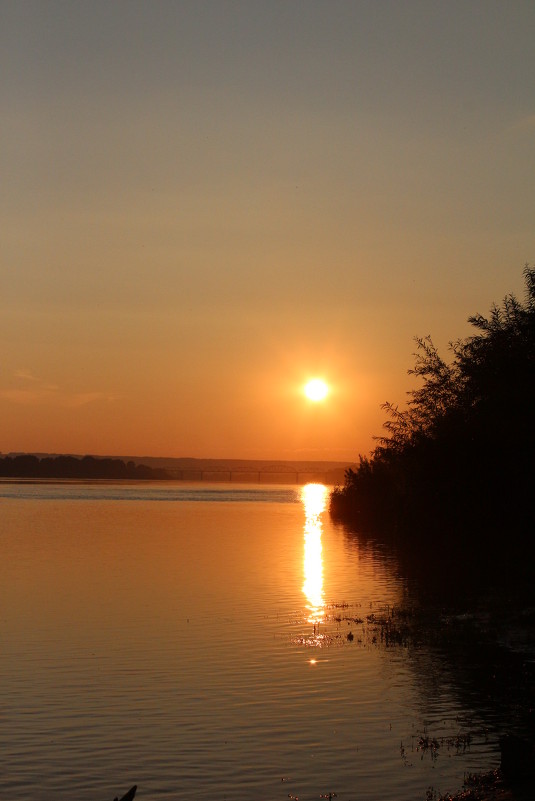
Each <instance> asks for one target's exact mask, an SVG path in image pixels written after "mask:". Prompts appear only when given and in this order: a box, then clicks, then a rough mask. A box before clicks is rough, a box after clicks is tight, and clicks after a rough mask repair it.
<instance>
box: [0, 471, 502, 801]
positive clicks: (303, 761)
mask: <svg viewBox="0 0 535 801" xmlns="http://www.w3.org/2000/svg"><path fill="white" fill-rule="evenodd" d="M326 493H327V490H326V488H325V487H322V486H321V485H309V486H308V487H305V488H293V487H287V486H253V485H241V486H240V485H219V484H218V485H215V486H206V485H203V484H197V485H184V484H180V483H178V484H173V485H169V484H150V483H147V484H143V483H139V484H137V483H131V484H113V483H107V482H93V483H91V484H89V483H77V482H72V483H26V484H16V483H4V484H1V485H0V549H1V557H2V558H1V561H0V643H1V650H0V677H1V681H0V753H1V755H2V770H1V771H0V799H10V800H11V801H16V800H17V799H25V801H27V799H30V798H31V799H32V800H34V801H37V800H38V799H43V801H44V799H52V798H54V799H60V798H65V799H67V798H76V799H78V801H90V800H91V801H98V800H99V799H102V801H105V800H106V799H108V800H109V801H111V799H112V798H113V797H114V796H115V795H116V794H117V795H121V794H122V793H124V792H125V791H126V790H127V789H128V788H129V787H130V786H131V785H132V784H134V783H137V784H138V785H139V790H138V796H137V797H138V798H139V799H140V801H142V799H193V798H194V799H199V801H205V800H206V801H208V799H210V801H214V799H221V800H222V801H223V799H229V801H230V799H233V800H237V801H239V800H240V799H244V801H245V800H246V799H247V801H279V800H280V801H284V799H288V798H291V797H299V798H300V799H317V798H319V797H320V796H321V795H322V794H327V795H328V794H329V793H330V792H335V793H336V794H337V796H338V798H340V799H344V800H345V801H372V799H373V800H374V801H375V800H376V799H378V798H389V799H399V800H400V801H418V799H425V796H426V790H427V788H428V787H431V786H432V787H433V788H434V789H435V790H436V791H437V792H442V793H445V792H446V791H455V790H457V789H459V788H460V787H461V785H462V782H463V777H464V774H465V773H467V772H474V771H481V770H486V769H489V768H492V767H495V766H496V765H497V763H498V759H499V757H498V754H497V732H498V724H497V723H496V725H495V724H494V721H493V719H492V713H491V711H490V710H488V709H484V708H482V706H481V704H480V702H479V700H478V699H477V698H476V697H474V699H473V703H472V702H471V701H470V695H469V693H462V692H460V691H459V688H458V686H456V684H455V683H454V681H453V680H452V678H451V676H450V673H449V671H448V670H447V669H445V666H444V664H443V662H442V659H441V657H440V654H439V653H433V651H432V649H427V648H425V647H423V646H420V647H406V646H404V645H400V646H391V647H388V648H387V647H384V645H381V642H380V641H379V639H377V638H376V639H375V640H374V637H375V634H374V633H373V627H372V626H371V624H368V622H367V621H368V616H369V615H371V614H375V615H378V616H381V615H388V614H389V613H390V610H391V609H392V608H393V607H395V606H396V605H399V604H400V603H401V602H402V601H403V600H404V599H405V598H406V596H407V593H408V591H409V589H410V588H409V587H408V586H407V581H406V580H405V579H404V578H403V577H402V576H400V575H399V571H398V570H397V567H396V564H395V563H394V562H393V560H392V558H391V557H388V555H387V554H385V553H383V552H382V551H381V550H380V549H379V548H377V547H375V546H374V545H373V543H372V544H368V545H363V544H362V543H359V541H358V540H356V539H355V538H351V537H349V536H348V535H347V534H346V533H344V531H343V530H342V529H341V528H337V527H336V526H335V525H334V524H333V523H332V522H331V520H330V518H329V516H328V514H327V512H326V511H325V508H324V507H325V501H326ZM361 620H362V621H363V622H362V623H360V622H358V621H361ZM356 621H357V622H356ZM349 632H351V634H352V636H353V639H352V640H351V639H348V637H347V635H348V634H349ZM467 697H468V702H467ZM468 732H470V735H471V741H470V745H469V748H467V749H465V748H464V747H462V748H459V747H456V746H454V745H453V744H452V742H451V740H448V739H444V738H450V737H454V736H457V735H459V734H463V733H465V734H466V733H468ZM426 735H427V736H429V737H439V738H443V739H442V740H441V747H440V749H439V751H437V752H434V753H433V752H432V751H431V750H430V749H429V750H423V751H422V750H417V743H418V738H419V737H420V736H426Z"/></svg>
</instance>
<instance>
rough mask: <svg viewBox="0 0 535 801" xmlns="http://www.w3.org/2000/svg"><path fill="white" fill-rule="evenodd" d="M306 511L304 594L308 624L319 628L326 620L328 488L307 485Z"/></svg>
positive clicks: (304, 502) (304, 498) (303, 495)
mask: <svg viewBox="0 0 535 801" xmlns="http://www.w3.org/2000/svg"><path fill="white" fill-rule="evenodd" d="M301 499H302V501H303V505H304V507H305V553H304V563H303V573H304V577H305V581H304V584H303V592H304V594H305V596H306V599H307V610H308V621H309V623H313V624H314V625H316V624H317V623H320V621H321V620H322V618H323V607H324V604H325V599H324V595H323V559H322V545H321V534H322V522H321V514H322V512H323V511H324V510H325V507H326V505H327V487H325V486H324V485H323V484H306V485H305V486H304V487H303V489H302V491H301Z"/></svg>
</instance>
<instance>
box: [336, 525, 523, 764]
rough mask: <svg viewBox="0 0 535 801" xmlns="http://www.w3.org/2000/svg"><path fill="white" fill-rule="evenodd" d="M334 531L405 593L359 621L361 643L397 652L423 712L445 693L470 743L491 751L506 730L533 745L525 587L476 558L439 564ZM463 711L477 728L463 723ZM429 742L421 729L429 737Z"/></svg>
mask: <svg viewBox="0 0 535 801" xmlns="http://www.w3.org/2000/svg"><path fill="white" fill-rule="evenodd" d="M340 528H341V530H342V531H343V534H344V538H345V543H346V547H347V548H348V549H354V550H356V551H357V552H359V553H364V554H368V555H369V556H370V555H371V556H372V558H373V559H377V560H378V561H379V562H380V563H381V565H382V566H383V568H384V569H386V570H389V571H391V572H392V574H393V575H395V576H396V578H397V579H401V583H402V586H404V587H405V597H404V599H403V600H402V601H401V602H400V604H399V605H397V606H395V607H385V608H383V609H382V610H378V611H374V612H373V613H372V614H371V615H370V614H369V615H367V616H366V617H365V619H364V621H363V630H365V638H364V644H366V645H367V646H369V645H370V644H371V645H372V646H373V645H374V646H376V647H379V648H383V649H385V650H389V649H396V648H401V649H404V650H405V651H406V652H407V654H408V657H409V664H410V666H411V669H412V671H413V673H414V675H415V677H416V678H417V682H418V685H419V687H420V688H421V690H422V693H423V696H424V698H427V699H429V703H430V705H431V706H433V704H434V702H435V700H436V699H437V698H439V697H440V696H441V694H443V693H444V692H445V691H447V692H449V693H451V694H452V695H453V697H454V698H455V699H456V700H457V702H458V704H459V706H460V707H461V708H463V709H465V710H467V717H466V718H465V719H463V720H459V721H458V726H459V731H460V732H462V733H464V734H470V735H471V736H473V739H474V741H478V742H484V741H485V740H486V738H487V737H489V738H491V739H492V740H493V742H494V743H495V745H496V747H497V740H498V736H499V735H503V734H505V733H509V732H516V733H520V734H522V735H523V736H524V735H526V736H528V737H531V738H535V663H534V658H533V657H534V656H535V609H534V608H533V606H532V605H531V606H530V602H531V604H533V585H532V584H531V582H529V581H526V582H524V583H522V582H519V581H518V578H517V576H516V575H515V574H514V573H511V574H509V575H507V574H506V573H503V572H502V574H501V575H500V567H499V564H498V563H497V562H494V563H492V562H485V561H484V560H481V559H480V560H479V562H478V564H477V566H476V564H475V562H474V560H473V554H472V557H466V556H465V557H464V559H463V557H462V554H461V552H460V551H459V552H457V553H456V554H453V553H450V557H451V558H449V559H448V560H441V558H440V551H439V552H438V553H437V551H436V550H435V549H432V548H429V549H422V550H421V551H418V554H417V555H416V556H415V555H414V552H413V549H412V547H411V548H407V549H403V548H402V546H401V544H400V542H399V541H397V542H396V543H395V544H394V543H385V542H383V543H379V542H378V540H377V539H376V538H373V537H368V536H366V535H364V534H362V533H358V532H356V531H355V530H354V529H352V528H351V526H348V525H341V526H340ZM456 566H457V569H455V568H456ZM499 575H500V580H499V581H497V577H498V576H499ZM358 636H359V635H358V632H356V640H357V643H358ZM511 642H513V643H514V646H515V647H514V648H512V647H509V645H510V644H511ZM472 710H473V711H474V712H475V713H476V715H477V719H478V721H475V720H472V719H471V717H470V713H471V711H472ZM439 735H440V732H433V731H429V736H430V737H434V736H439ZM461 745H462V743H461ZM463 747H464V746H463ZM496 761H497V762H498V757H497V759H496Z"/></svg>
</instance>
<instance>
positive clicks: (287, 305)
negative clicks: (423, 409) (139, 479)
mask: <svg viewBox="0 0 535 801" xmlns="http://www.w3.org/2000/svg"><path fill="white" fill-rule="evenodd" d="M534 32H535V4H534V3H533V0H526V2H518V1H515V0H508V2H503V0H500V1H499V2H494V0H473V1H471V0H462V2H456V1H455V0H447V2H446V1H444V2H439V1H438V0H427V1H426V2H419V1H414V0H408V1H407V2H403V0H394V1H393V2H384V1H382V0H370V1H369V2H363V1H361V0H354V1H353V2H338V1H337V0H323V1H321V2H320V1H319V0H301V1H300V2H297V1H296V0H295V1H292V0H284V2H282V1H279V0H269V1H267V0H243V1H240V0H219V1H218V2H210V1H205V2H203V0H195V2H180V1H178V0H177V2H158V0H156V2H155V0H151V2H148V1H147V2H140V1H137V0H115V2H114V1H113V0H106V1H105V2H99V1H98V0H87V2H76V0H70V2H69V1H68V0H63V1H62V2H59V1H57V0H48V1H47V2H42V0H38V2H25V1H24V0H12V1H11V2H10V1H9V0H1V2H0V74H1V80H0V91H1V98H0V99H1V119H2V125H1V128H0V137H1V140H0V141H1V147H0V159H1V180H0V202H1V208H2V226H1V234H0V236H1V240H0V241H1V253H0V257H1V260H0V308H1V314H0V342H1V362H0V370H1V372H0V450H2V451H4V452H8V451H11V450H26V451H50V452H71V453H94V454H121V455H129V454H147V455H161V456H213V457H243V458H268V459H292V458H303V459H304V458H313V459H323V458H325V459H344V460H345V459H350V460H352V459H356V458H357V456H358V454H359V453H366V452H367V451H368V450H369V449H370V448H371V447H372V446H373V441H372V436H373V435H374V434H375V435H376V434H380V433H381V426H382V422H383V419H384V414H383V412H382V410H381V409H380V404H381V403H382V402H383V401H385V400H390V401H401V402H404V400H405V398H406V395H405V393H406V391H407V389H408V388H409V387H410V386H411V385H412V383H411V379H410V378H409V377H408V376H407V375H406V371H407V369H408V368H409V367H410V366H411V365H412V353H413V351H414V343H413V337H414V336H415V335H426V334H431V335H432V336H433V338H434V340H435V342H436V343H437V345H438V346H439V347H440V349H441V350H443V351H444V352H445V353H446V347H447V343H448V341H449V340H451V339H456V338H458V337H461V336H466V335H467V334H468V333H469V331H470V328H469V326H468V324H467V322H466V320H467V317H468V316H469V315H470V314H472V313H475V312H482V313H486V312H487V311H488V309H489V307H490V304H491V303H492V301H500V300H501V299H502V297H503V296H504V295H505V294H507V293H509V292H515V293H517V294H518V295H519V296H522V292H523V280H522V269H523V266H524V264H525V263H526V262H530V263H533V261H535V229H534V225H533V223H534V220H535V47H534ZM315 375H321V376H323V377H324V378H325V379H326V380H327V381H329V383H330V384H331V387H332V391H331V394H330V396H329V398H328V399H327V401H326V402H324V403H323V404H316V405H314V404H312V403H310V401H308V400H307V399H306V398H304V396H303V395H302V392H301V387H302V385H303V383H304V381H305V380H306V379H307V378H308V377H310V376H315Z"/></svg>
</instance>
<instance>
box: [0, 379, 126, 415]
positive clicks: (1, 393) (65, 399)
mask: <svg viewBox="0 0 535 801" xmlns="http://www.w3.org/2000/svg"><path fill="white" fill-rule="evenodd" d="M14 376H15V378H16V379H18V380H19V381H24V382H30V383H31V386H27V385H26V386H23V387H16V388H13V389H2V390H0V398H3V399H4V400H7V401H9V402H10V403H16V404H18V405H20V406H43V405H47V406H59V407H61V408H64V409H77V408H79V407H81V406H87V405H88V404H90V403H95V402H97V401H106V402H113V401H115V400H117V396H115V395H111V394H107V393H105V392H98V391H97V392H95V391H94V392H68V391H66V390H63V389H61V387H59V386H58V385H57V384H51V383H46V382H45V381H43V380H42V379H40V378H37V377H36V376H34V375H33V374H32V373H31V372H30V371H29V370H24V369H22V370H16V371H15V373H14Z"/></svg>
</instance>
